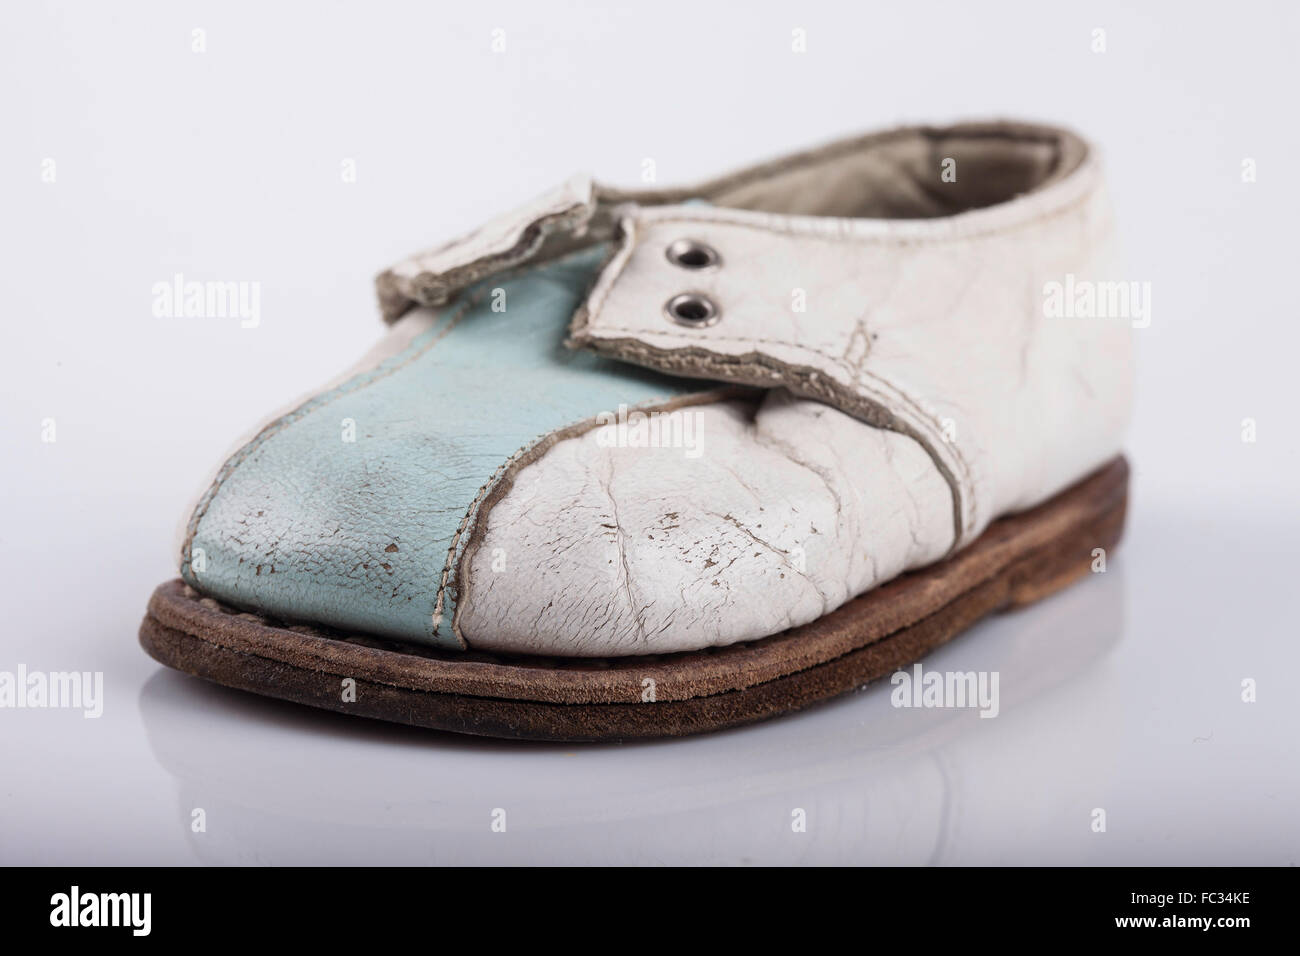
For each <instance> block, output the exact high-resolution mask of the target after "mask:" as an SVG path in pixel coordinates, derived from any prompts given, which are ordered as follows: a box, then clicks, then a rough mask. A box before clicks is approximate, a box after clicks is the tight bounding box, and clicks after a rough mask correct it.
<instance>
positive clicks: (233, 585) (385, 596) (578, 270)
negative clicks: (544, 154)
mask: <svg viewBox="0 0 1300 956" xmlns="http://www.w3.org/2000/svg"><path fill="white" fill-rule="evenodd" d="M607 252H608V248H607V246H605V245H601V246H597V247H593V248H591V249H587V250H583V251H582V252H579V253H576V254H574V255H571V256H569V257H568V258H566V259H564V260H561V261H558V262H555V263H550V264H545V265H541V266H538V267H535V268H534V269H532V270H530V271H529V272H528V273H526V274H524V275H522V276H520V277H517V278H511V279H506V278H503V277H500V276H497V277H492V278H488V279H486V280H484V281H483V282H481V283H479V284H478V285H477V286H475V287H473V288H471V289H469V290H467V291H466V293H464V294H463V295H464V296H467V297H468V299H466V298H464V297H463V298H462V299H461V300H460V303H459V304H458V303H453V304H452V305H451V306H450V307H449V308H448V309H447V310H446V314H444V315H443V316H442V317H441V318H440V320H439V322H438V323H437V324H436V325H435V327H434V328H432V329H430V330H429V331H427V332H425V333H423V334H422V335H421V336H419V337H418V338H417V339H416V340H415V341H413V342H412V343H411V344H410V345H409V346H408V347H407V348H406V349H405V350H403V351H402V352H401V353H399V354H398V355H396V356H394V357H392V358H390V359H388V360H387V361H385V362H384V363H383V364H382V365H380V366H379V367H378V368H376V369H373V370H371V371H368V372H364V373H361V374H359V375H357V376H355V377H353V378H352V379H350V380H348V381H347V382H346V383H344V384H343V385H340V386H338V387H337V388H334V389H331V390H330V391H328V392H325V393H323V394H321V395H318V396H316V397H314V398H313V399H311V400H309V401H308V402H306V403H305V404H304V405H302V406H300V407H299V408H298V409H296V410H295V411H293V412H291V413H289V414H288V415H286V416H284V417H283V418H281V419H279V420H278V421H277V422H276V423H275V424H273V425H272V426H270V427H269V428H268V429H266V430H264V431H263V432H262V433H261V434H260V435H259V436H258V437H257V438H255V439H254V440H253V441H252V442H250V443H249V445H247V446H245V447H244V448H243V449H242V450H241V451H240V452H238V453H237V454H236V455H235V456H234V457H233V458H232V459H231V461H230V462H228V463H227V465H226V467H225V468H223V470H222V473H221V474H220V475H219V476H218V479H217V482H216V483H215V484H214V490H209V492H208V495H207V496H205V499H204V501H202V502H200V504H199V508H198V510H197V511H196V512H195V514H196V518H197V522H195V521H194V520H192V521H191V531H192V534H193V537H192V549H187V551H186V553H185V555H184V561H183V564H182V567H181V573H182V575H183V576H184V577H185V579H186V580H187V581H188V582H189V583H190V584H192V585H194V586H195V587H197V588H199V589H200V590H202V591H204V592H206V593H208V594H211V595H212V596H214V597H216V598H218V599H220V600H223V601H227V602H230V603H232V604H236V605H239V606H242V607H247V608H252V609H254V610H257V611H261V612H263V613H266V614H270V615H272V616H275V617H278V618H281V619H287V620H290V621H312V622H319V623H324V624H329V625H332V626H335V627H340V628H346V629H356V630H359V631H365V632H369V633H372V634H378V635H386V636H390V637H396V638H401V639H405V640H410V641H419V642H423V643H433V644H436V645H439V646H443V647H456V646H458V644H457V642H456V640H455V638H454V637H453V636H452V635H451V631H450V621H451V607H450V605H447V606H445V607H444V613H443V617H442V624H441V626H440V628H439V629H438V632H437V633H434V631H433V627H432V618H433V612H434V603H435V600H436V597H437V592H438V586H439V581H440V579H441V575H442V571H443V566H444V564H445V563H446V560H447V552H448V549H449V547H450V545H451V542H452V539H453V536H454V535H455V534H456V530H457V528H458V527H459V526H460V523H461V521H462V520H463V518H464V516H465V514H466V511H467V510H468V509H469V507H470V505H471V503H472V502H473V501H474V499H475V497H476V496H477V495H478V493H479V489H480V488H481V487H482V486H483V485H484V483H485V482H487V481H488V479H489V478H490V477H491V476H492V474H493V473H494V472H495V471H496V470H497V468H498V466H500V465H501V463H502V462H504V461H505V460H506V459H507V458H509V457H510V456H511V455H513V454H514V453H515V452H516V451H518V450H519V449H520V448H521V447H523V446H524V445H526V444H528V443H530V442H532V441H533V440H535V439H537V438H540V437H541V436H543V435H545V434H547V433H549V432H551V431H554V430H555V429H557V428H561V427H563V426H565V425H568V424H571V423H573V422H577V421H581V420H583V419H587V418H590V417H592V416H595V415H597V414H599V413H600V412H602V411H611V412H612V411H615V410H617V408H618V405H619V404H620V403H626V404H628V405H633V404H637V403H641V402H648V401H652V400H656V399H660V398H669V397H672V396H674V395H680V394H686V393H689V392H694V391H699V390H700V387H701V385H700V383H699V382H698V381H695V382H692V381H690V380H685V379H675V378H671V377H669V376H665V375H661V374H658V373H655V372H651V371H648V370H644V369H640V368H637V367H635V366H630V365H624V364H621V363H617V362H614V361H610V360H608V359H603V358H600V357H599V356H596V355H594V354H592V353H589V352H584V351H570V350H568V349H565V348H564V347H563V345H562V342H563V339H564V335H565V331H566V327H567V325H568V322H569V319H570V318H571V317H572V314H573V312H574V310H575V309H576V308H577V306H578V305H579V303H580V301H581V299H582V297H583V295H584V294H585V292H586V290H587V288H588V287H589V285H590V283H591V282H592V281H593V280H594V278H595V274H596V272H597V271H598V270H599V267H600V265H601V263H602V262H603V261H604V257H605V255H606V253H607ZM495 288H501V289H504V291H505V305H506V308H505V311H493V310H492V303H493V293H492V290H493V289H495ZM467 301H468V302H471V303H473V304H472V305H471V307H470V308H469V309H468V310H467V311H466V312H465V313H464V316H463V318H461V319H460V320H459V322H458V323H456V324H455V325H454V326H452V327H451V328H450V331H447V325H448V316H450V315H451V314H452V313H454V312H455V311H456V309H457V308H458V305H463V304H464V303H465V302H467ZM444 333H445V334H444ZM347 420H351V421H352V422H353V423H355V440H354V441H346V440H344V439H345V435H346V428H347ZM197 549H202V552H203V562H204V563H205V564H206V568H205V569H199V570H196V568H194V567H192V566H191V554H192V553H194V554H197Z"/></svg>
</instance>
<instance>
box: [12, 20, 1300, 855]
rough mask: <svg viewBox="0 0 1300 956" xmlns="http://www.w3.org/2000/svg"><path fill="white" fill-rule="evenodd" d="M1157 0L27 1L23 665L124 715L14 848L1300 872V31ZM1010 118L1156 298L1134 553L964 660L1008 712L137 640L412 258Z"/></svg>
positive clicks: (109, 718) (68, 755)
mask: <svg viewBox="0 0 1300 956" xmlns="http://www.w3.org/2000/svg"><path fill="white" fill-rule="evenodd" d="M615 7H619V8H618V9H615ZM979 7H983V8H984V9H983V10H979V9H977V8H979ZM1134 7H1137V5H1136V4H1132V3H1128V4H1089V5H1086V6H1083V5H1078V6H1073V7H1069V6H1067V5H1064V4H1043V3H1016V4H993V5H985V4H973V3H950V4H948V3H944V4H927V3H881V4H871V3H843V4H812V3H806V2H790V3H746V4H736V3H728V4H718V5H716V6H715V5H711V4H706V3H702V2H698V0H696V2H689V3H675V2H656V3H636V4H628V5H626V6H622V5H615V4H601V3H589V4H577V3H558V2H550V3H545V2H532V3H498V4H465V3H431V2H422V3H414V2H412V3H383V2H367V3H354V4H336V3H309V4H308V3H301V4H268V3H231V2H212V3H161V2H158V3H136V4H131V5H129V6H128V5H119V4H99V3H81V4H63V3H46V4H24V5H21V6H19V5H11V6H9V7H7V8H6V10H5V13H4V15H3V27H2V28H0V143H3V148H2V149H0V276H3V279H2V280H0V281H2V283H3V285H2V286H0V290H2V291H3V299H2V300H0V301H3V304H4V305H3V308H4V311H5V313H6V314H5V316H4V320H3V329H4V338H3V343H2V344H0V395H2V396H3V400H2V402H0V427H2V428H3V438H4V446H3V448H4V450H3V469H2V471H0V483H2V484H0V582H2V583H0V588H3V597H4V604H3V607H4V620H3V624H2V625H0V670H13V669H15V668H16V667H17V665H18V664H20V663H21V664H25V665H26V666H27V667H28V668H30V669H34V670H35V669H39V670H47V671H54V670H72V669H75V670H91V671H95V670H98V671H103V672H104V674H105V680H106V685H107V686H106V702H105V712H104V716H103V717H102V718H100V719H99V720H85V719H83V718H82V717H81V716H80V714H79V713H76V712H67V711H19V710H0V760H2V761H3V771H2V772H0V862H4V863H17V862H67V863H109V862H126V863H146V862H182V863H187V862H237V861H238V862H258V863H292V862H327V861H367V860H369V861H378V862H385V861H387V862H411V863H418V862H496V861H528V862H548V861H549V862H594V861H616V862H716V863H770V862H815V861H827V862H907V863H921V862H939V863H1007V862H1018V863H1023V862H1052V863H1066V862H1082V863H1132V862H1148V863H1184V864H1191V863H1270V864H1292V865H1294V864H1295V863H1296V862H1297V860H1298V858H1300V822H1297V816H1296V813H1295V808H1296V805H1297V798H1298V797H1300V760H1298V759H1297V752H1298V750H1300V747H1298V746H1297V743H1296V740H1297V732H1300V704H1297V701H1298V700H1300V695H1298V694H1297V687H1296V683H1297V681H1300V666H1298V665H1300V649H1298V648H1297V643H1296V637H1297V633H1296V632H1297V625H1296V617H1295V613H1294V609H1295V595H1296V592H1297V581H1296V577H1297V573H1298V572H1300V560H1298V559H1297V546H1296V543H1295V542H1296V540H1297V538H1298V537H1300V514H1298V513H1297V507H1296V477H1295V475H1296V466H1297V464H1298V462H1297V448H1298V447H1300V443H1298V442H1297V424H1296V419H1297V401H1296V399H1297V386H1296V380H1297V371H1296V351H1297V347H1300V333H1297V322H1298V321H1300V315H1298V314H1297V313H1298V312H1300V310H1298V309H1297V306H1296V298H1295V289H1296V274H1297V268H1296V264H1295V257H1296V253H1297V243H1296V241H1295V238H1294V232H1293V229H1294V223H1295V222H1296V221H1297V213H1300V202H1298V199H1300V188H1298V186H1297V177H1298V174H1297V170H1296V163H1297V162H1298V161H1300V135H1298V134H1297V131H1296V119H1295V103H1294V98H1295V94H1296V91H1297V88H1298V87H1300V84H1298V83H1297V79H1298V76H1297V74H1298V72H1300V71H1298V70H1297V67H1296V57H1297V55H1298V53H1297V51H1298V50H1300V29H1298V26H1300V17H1298V15H1297V12H1296V10H1297V8H1296V5H1294V4H1285V3H1276V4H1269V3H1240V2H1239V3H1234V4H1230V5H1215V6H1211V5H1208V4H1206V5H1203V6H1202V5H1198V4H1191V3H1168V4H1142V5H1141V8H1140V9H1133V8H1134ZM195 28H201V29H203V30H205V31H206V41H207V51H206V52H205V53H201V54H200V53H195V52H192V50H191V44H192V30H194V29H195ZM496 28H501V29H503V30H504V31H505V40H506V50H505V52H504V53H493V52H492V50H491V40H492V31H493V30H494V29H496ZM795 28H803V29H805V30H806V31H807V38H808V39H807V52H806V53H804V54H802V55H800V54H795V53H793V52H791V35H792V30H793V29H795ZM1094 28H1103V29H1104V30H1105V31H1106V46H1107V49H1106V52H1104V53H1094V52H1092V50H1091V46H1092V42H1093V30H1094ZM988 117H1009V118H1025V119H1038V120H1044V121H1049V122H1059V123H1065V124H1068V125H1072V126H1074V127H1076V128H1078V129H1080V130H1081V131H1083V132H1084V133H1085V134H1087V135H1088V136H1089V137H1091V138H1092V139H1094V140H1095V141H1096V142H1098V143H1100V144H1101V147H1102V149H1103V151H1104V155H1105V158H1106V162H1107V167H1108V170H1109V173H1110V176H1111V182H1112V192H1113V197H1114V200H1115V204H1116V207H1117V209H1118V213H1119V217H1120V222H1121V230H1122V236H1123V240H1124V244H1125V247H1126V251H1127V255H1128V262H1129V269H1130V271H1131V278H1132V279H1134V280H1137V281H1147V282H1150V283H1151V284H1152V324H1151V327H1150V328H1148V329H1145V330H1143V331H1141V332H1139V333H1138V339H1139V350H1140V351H1139V358H1140V363H1141V365H1140V385H1139V395H1138V406H1137V414H1136V419H1135V422H1134V425H1133V428H1132V432H1131V440H1130V443H1129V447H1130V457H1131V459H1132V461H1133V463H1134V466H1135V469H1136V472H1135V484H1134V492H1133V497H1132V501H1131V509H1132V510H1131V519H1130V526H1129V534H1128V538H1127V540H1126V542H1125V545H1124V546H1123V548H1122V549H1121V551H1120V552H1119V553H1118V554H1116V555H1115V556H1114V557H1113V560H1112V562H1111V565H1110V569H1109V570H1108V572H1107V573H1106V574H1105V575H1098V576H1094V577H1093V578H1090V579H1089V580H1087V581H1085V582H1083V583H1082V584H1081V585H1080V586H1078V587H1076V588H1074V589H1072V590H1070V591H1068V592H1066V593H1063V594H1061V595H1059V596H1057V597H1055V598H1052V599H1050V600H1048V601H1046V602H1044V603H1043V604H1041V605H1039V606H1037V607H1034V608H1031V609H1028V610H1025V611H1023V612H1019V613H1016V614H1013V615H1009V616H1004V617H1001V618H998V619H996V620H992V621H988V622H985V623H984V624H981V625H980V626H978V627H977V628H975V629H974V630H972V631H971V632H970V633H968V634H967V635H965V636H964V637H963V638H961V639H960V640H958V641H956V642H955V643H953V644H951V645H949V646H948V647H946V648H945V649H943V650H942V651H940V652H939V653H938V654H936V655H935V656H934V657H933V659H932V662H933V664H934V666H935V667H939V668H943V669H960V670H990V669H992V670H998V671H999V672H1000V673H1001V675H1002V678H1001V679H1002V684H1001V691H1002V710H1001V715H1000V716H999V717H998V718H997V719H995V720H980V719H979V718H978V717H977V716H976V715H975V714H974V713H972V712H951V711H948V712H942V711H907V710H897V709H894V708H891V707H890V706H889V701H888V687H887V686H885V687H876V688H872V689H869V690H866V691H863V692H860V693H858V694H855V695H851V696H849V697H847V698H844V699H841V700H839V701H837V702H835V703H832V704H830V705H827V706H824V707H821V708H818V709H816V710H814V711H813V712H810V713H807V714H804V715H800V716H796V717H793V718H789V719H785V720H782V721H778V722H775V723H770V724H766V725H760V726H756V727H751V728H747V729H743V730H739V731H734V732H730V733H724V734H716V735H712V736H709V737H704V738H697V739H691V740H686V741H679V742H669V743H651V744H636V745H625V746H601V747H563V746H550V745H544V746H535V745H520V744H503V743H500V742H495V741H480V740H472V739H469V738H457V737H452V736H446V735H439V734H433V733H424V732H415V731H410V730H406V729H403V728H393V727H389V726H385V725H381V724H371V723H365V722H361V721H356V720H353V719H350V718H344V717H338V716H334V715H328V714H319V713H315V712H312V711H308V710H306V709H300V708H296V707H293V706H290V705H286V704H279V703H275V702H269V701H263V700H259V699H257V698H253V697H250V696H246V695H241V694H239V693H236V692H234V691H227V690H225V689H221V688H216V687H210V686H207V685H204V684H201V683H200V682H198V681H196V680H192V679H190V678H186V677H183V676H180V675H178V674H174V673H171V672H167V671H165V670H164V669H163V668H161V667H160V666H158V665H156V664H155V663H153V662H152V661H151V660H150V659H148V658H147V657H146V656H145V655H144V653H143V652H142V651H141V650H140V649H139V647H138V646H137V645H136V642H135V631H136V628H137V626H138V623H139V619H140V616H141V614H142V612H143V610H144V605H145V602H146V600H147V598H148V595H149V593H150V591H151V590H152V588H153V587H154V586H155V585H156V584H157V583H159V582H160V581H162V580H164V579H166V578H168V577H171V576H173V575H174V573H175V571H174V568H175V563H176V561H175V555H174V551H173V540H174V532H175V528H176V525H177V524H178V523H179V522H180V520H181V519H182V517H183V512H184V509H185V507H186V504H187V502H188V500H189V499H190V498H191V497H192V496H193V494H194V493H195V492H196V491H197V490H198V486H199V484H200V482H201V481H202V479H203V477H204V475H205V474H206V472H207V471H208V469H209V468H210V467H211V466H212V465H213V464H214V463H215V461H216V460H217V459H218V457H219V456H220V455H221V454H222V453H223V452H224V451H225V450H226V449H227V447H228V445H229V443H230V442H231V441H232V440H233V438H234V437H235V436H236V435H238V434H239V433H241V432H242V431H243V430H244V429H246V428H247V427H248V426H249V425H250V424H252V423H253V422H255V421H256V420H258V419H259V418H260V417H262V416H263V415H264V414H265V413H266V412H267V411H269V410H270V409H272V408H275V407H278V406H280V405H282V404H284V403H285V402H287V401H289V400H290V399H291V398H293V397H294V396H296V395H299V394H301V393H303V392H304V391H306V390H308V389H309V388H311V387H312V386H314V385H316V384H318V383H319V382H321V381H323V380H325V379H326V378H328V377H330V376H332V375H333V374H334V373H336V372H337V371H339V370H340V369H342V368H344V367H345V366H347V365H348V364H350V363H351V362H352V361H353V360H354V359H355V358H357V357H358V356H359V355H360V354H361V352H362V351H363V350H364V349H365V348H367V347H368V346H369V345H370V344H372V343H373V341H374V340H375V339H376V338H377V337H378V335H379V333H380V326H379V322H378V317H377V311H376V309H375V306H374V303H373V299H372V291H371V284H370V283H371V277H372V275H373V274H374V273H375V272H377V271H378V270H379V269H380V268H382V267H383V266H385V265H387V264H388V263H389V262H391V261H393V260H395V259H397V258H400V257H401V256H403V255H405V254H407V253H409V252H411V251H413V250H415V249H417V248H422V247H425V246H428V245H431V244H433V243H435V242H437V241H440V240H443V239H445V238H449V237H450V236H452V235H454V234H456V233H458V232H461V231H464V230H466V229H469V228H471V227H473V226H475V225H477V224H478V223H480V222H481V221H483V220H484V219H486V218H487V217H489V216H491V215H493V214H495V213H498V212H501V211H503V210H505V209H507V208H509V207H511V206H512V205H514V204H516V203H518V202H520V201H523V200H525V199H527V198H529V197H531V196H532V195H534V194H536V193H538V192H540V191H542V190H543V189H545V188H547V187H549V186H551V185H553V184H554V183H556V182H558V181H559V180H561V179H563V178H565V177H567V176H568V175H569V174H570V173H572V172H574V171H577V170H588V171H591V172H593V173H595V174H596V175H597V176H598V177H599V178H601V179H603V180H605V181H608V182H611V183H622V184H627V185H632V184H635V183H636V182H637V181H638V180H639V177H640V174H641V169H642V161H643V160H644V159H646V158H651V159H653V160H654V161H655V164H656V167H657V171H658V174H659V180H660V182H661V183H665V184H667V183H672V182H677V181H690V180H693V179H695V178H698V177H702V176H707V175H711V174H714V173H719V172H724V171H726V170H728V169H730V168H733V167H735V166H738V165H741V164H746V163H749V162H752V161H754V160H757V159H761V158H767V157H770V156H773V155H776V154H780V153H783V152H786V151H788V150H791V149H794V148H799V147H803V146H808V145H812V144H815V143H817V142H819V141H822V140H826V139H829V138H832V137H834V136H838V135H841V134H847V133H852V132H856V131H860V130H867V129H871V128H877V127H881V126H886V125H889V124H892V123H895V122H899V121H945V120H951V119H956V118H988ZM1246 158H1251V159H1254V160H1255V162H1256V164H1257V169H1258V181H1257V182H1254V183H1243V182H1242V176H1241V169H1242V161H1243V160H1244V159H1246ZM46 159H53V160H54V161H55V169H56V173H57V180H56V182H54V183H45V182H42V179H41V172H42V163H43V161H44V160H46ZM345 159H353V160H355V162H356V169H357V182H355V183H352V184H345V183H343V182H341V177H340V165H341V163H342V162H343V160H345ZM176 272H181V273H184V274H185V275H186V277H188V278H193V279H220V280H251V281H258V282H260V283H261V285H262V321H261V325H260V327H258V328H257V329H252V330H249V329H241V328H239V326H238V323H237V322H236V321H232V320H220V319H199V320H194V319H191V320H178V319H157V318H154V317H153V315H152V314H151V302H152V297H151V287H152V285H153V283H155V282H158V281H166V280H168V279H169V278H170V277H171V276H172V275H173V274H174V273H176ZM47 418H53V419H55V421H56V422H57V441H56V442H55V443H53V444H48V443H43V442H42V441H41V428H42V421H43V420H44V419H47ZM1244 418H1253V419H1255V420H1256V421H1257V423H1258V440H1257V441H1256V442H1255V443H1253V444H1248V443H1243V441H1242V440H1241V427H1242V420H1243V419H1244ZM1244 678H1253V679H1255V680H1256V681H1257V682H1258V701H1257V702H1256V703H1253V704H1246V703H1243V702H1242V701H1241V699H1240V693H1241V691H1240V688H1241V681H1242V680H1243V679H1244ZM196 807H201V808H203V809H204V810H205V811H206V812H207V820H208V829H207V832H206V833H192V832H190V827H189V821H190V814H191V811H192V809H193V808H196ZM496 807H501V808H505V809H506V810H507V812H508V815H509V816H508V820H509V826H508V831H507V833H505V834H496V833H492V832H491V831H490V829H489V826H488V824H489V820H490V814H491V812H492V810H493V808H496ZM796 807H798V808H803V809H804V810H806V811H807V813H808V820H809V832H808V833H806V834H794V833H792V832H791V830H790V825H789V824H790V813H791V810H792V809H793V808H796ZM1098 807H1100V808H1104V809H1105V810H1106V812H1107V823H1108V827H1107V832H1105V833H1101V834H1098V833H1094V832H1092V830H1091V828H1090V823H1091V813H1092V810H1093V809H1094V808H1098Z"/></svg>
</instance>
